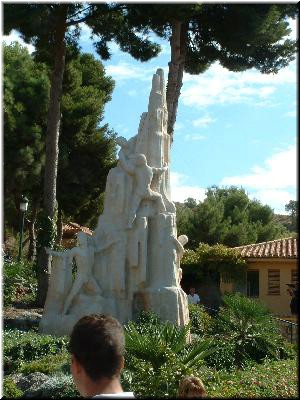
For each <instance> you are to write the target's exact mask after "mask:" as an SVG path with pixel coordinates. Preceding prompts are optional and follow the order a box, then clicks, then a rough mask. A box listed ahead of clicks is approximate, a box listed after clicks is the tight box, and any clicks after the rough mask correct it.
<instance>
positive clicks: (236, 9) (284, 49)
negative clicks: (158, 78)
mask: <svg viewBox="0 0 300 400" xmlns="http://www.w3.org/2000/svg"><path fill="white" fill-rule="evenodd" d="M123 7H125V8H126V11H127V13H128V19H129V21H130V23H131V24H134V25H135V26H137V27H138V28H139V29H142V28H144V30H145V33H149V32H150V31H151V30H152V31H154V32H155V33H156V34H157V35H158V36H160V37H162V38H164V39H167V40H169V42H170V46H171V60H170V62H169V75H168V86H167V103H168V112H169V121H168V122H169V124H168V132H169V134H170V135H172V134H173V129H174V124H175V120H176V113H177V105H178V98H179V96H180V90H181V86H182V77H183V71H185V72H188V73H190V74H200V73H202V72H204V71H205V70H207V69H208V68H209V67H210V66H211V65H212V63H214V62H216V61H219V62H220V64H221V65H222V66H223V67H225V68H227V69H229V70H230V71H244V70H246V69H249V68H256V69H258V70H259V71H260V72H262V73H277V72H278V70H279V69H281V68H283V67H285V66H287V65H288V64H289V63H290V61H292V60H294V58H295V51H296V43H295V41H293V40H290V39H288V38H287V36H288V34H289V33H290V29H289V23H288V18H295V17H296V15H297V12H298V10H297V6H296V4H285V3H277V4H261V3H260V4H258V3H253V4H249V3H248V4H247V3H246V4H233V3H232V4H230V3H219V4H216V3H215V4H208V3H204V4H202V3H185V4H184V3H182V4H167V3H164V4H148V3H144V4H127V5H126V6H123Z"/></svg>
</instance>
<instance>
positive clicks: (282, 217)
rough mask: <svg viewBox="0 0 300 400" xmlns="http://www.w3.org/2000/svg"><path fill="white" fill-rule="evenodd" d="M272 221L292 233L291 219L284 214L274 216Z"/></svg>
mask: <svg viewBox="0 0 300 400" xmlns="http://www.w3.org/2000/svg"><path fill="white" fill-rule="evenodd" d="M274 219H275V221H276V222H278V223H280V224H282V225H284V226H285V227H286V228H287V229H288V230H289V231H290V232H294V229H293V225H292V217H291V216H290V215H285V214H275V215H274Z"/></svg>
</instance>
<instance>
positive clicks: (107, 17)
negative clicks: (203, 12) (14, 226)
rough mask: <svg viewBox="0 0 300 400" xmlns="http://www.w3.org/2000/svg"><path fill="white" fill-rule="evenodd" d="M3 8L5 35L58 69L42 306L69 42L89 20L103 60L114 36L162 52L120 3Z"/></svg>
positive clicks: (132, 49)
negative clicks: (17, 37) (13, 34)
mask: <svg viewBox="0 0 300 400" xmlns="http://www.w3.org/2000/svg"><path fill="white" fill-rule="evenodd" d="M3 11H4V33H5V34H9V33H10V32H11V30H12V29H16V30H17V31H19V32H20V33H21V37H22V38H23V39H24V41H25V42H26V43H31V44H33V45H34V46H35V47H36V52H37V55H38V56H39V57H44V58H45V59H48V60H49V62H50V64H51V67H52V74H51V88H50V99H49V106H48V116H47V131H46V160H45V174H44V190H43V208H44V213H45V214H44V218H43V224H42V229H43V231H44V232H41V235H40V238H41V250H40V252H39V261H38V264H39V265H38V303H39V305H41V306H42V305H43V304H44V302H45V299H46V294H47V290H48V284H49V274H50V257H49V256H48V255H47V253H46V250H45V248H46V247H49V246H51V245H52V244H53V241H54V240H55V236H56V230H55V226H56V224H55V219H56V212H57V201H56V180H57V165H58V140H59V131H60V122H61V97H62V83H63V75H64V68H65V58H66V44H67V43H68V44H69V45H72V46H73V47H74V48H75V49H76V47H77V45H78V39H79V35H80V24H81V23H84V22H85V23H88V24H89V25H90V26H91V27H92V30H93V35H94V37H95V38H96V39H95V47H96V50H97V52H98V54H99V55H100V56H101V57H102V58H103V59H107V58H109V51H108V45H107V43H108V42H109V41H111V40H112V39H115V40H116V41H117V43H119V44H120V46H121V48H122V49H123V50H124V51H126V52H128V53H130V54H131V55H132V56H133V57H135V58H137V59H140V60H143V61H145V60H147V59H149V58H150V57H152V56H154V55H156V54H157V52H158V50H159V47H158V46H155V45H153V44H151V43H150V42H149V41H148V40H144V39H141V38H140V37H139V35H138V34H137V33H138V32H137V30H136V29H134V28H133V27H132V26H130V25H129V24H128V23H127V22H126V19H125V16H124V14H123V13H122V12H121V11H120V10H119V8H118V7H116V6H115V5H114V4H107V3H101V4H98V5H96V4H94V3H62V4H59V3H51V4H43V3H32V4H30V3H27V4H13V3H11V4H9V3H5V4H4V7H3Z"/></svg>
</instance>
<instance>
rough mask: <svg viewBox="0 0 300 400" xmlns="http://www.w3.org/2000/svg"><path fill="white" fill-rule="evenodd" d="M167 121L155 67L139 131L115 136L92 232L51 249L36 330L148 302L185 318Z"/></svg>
mask: <svg viewBox="0 0 300 400" xmlns="http://www.w3.org/2000/svg"><path fill="white" fill-rule="evenodd" d="M167 121H168V112H167V103H166V90H165V82H164V76H163V70H162V69H158V70H157V72H156V73H155V74H154V75H153V79H152V89H151V93H150V97H149V103H148V110H147V112H144V113H143V114H142V116H141V119H140V123H139V127H138V132H137V134H136V135H135V136H133V137H132V138H130V139H129V140H127V139H125V138H123V137H117V138H116V143H117V144H118V145H119V146H120V150H119V153H118V157H119V160H118V163H117V166H116V167H115V168H112V169H111V170H110V172H109V174H108V176H107V181H106V188H105V198H104V211H103V213H102V215H100V217H99V219H98V224H97V227H96V229H95V231H94V233H93V235H92V237H87V236H86V235H85V234H81V233H80V234H78V241H79V246H78V247H75V248H73V249H71V250H67V251H64V252H55V251H53V250H48V252H49V254H51V255H52V273H51V277H50V283H49V289H48V293H47V299H46V304H45V308H44V314H43V317H42V320H41V323H40V331H41V332H45V333H52V334H57V335H62V334H68V333H70V331H71V329H72V327H73V325H74V324H75V323H76V321H77V320H78V319H79V318H80V317H82V316H83V315H85V314H88V313H93V312H96V313H100V312H101V313H108V314H112V315H113V316H114V317H116V318H117V319H119V320H120V321H121V322H123V323H125V322H127V321H128V320H131V319H135V318H136V317H137V316H138V315H139V313H140V312H141V311H142V310H145V311H147V310H152V311H154V312H156V313H157V314H158V315H159V316H160V317H161V318H162V319H164V320H169V321H171V322H172V323H174V324H177V325H185V324H187V323H188V322H189V314H188V302H187V296H186V294H185V293H184V291H183V290H182V288H181V286H180V280H181V277H182V270H181V268H180V261H181V258H182V256H183V253H184V245H185V244H186V243H187V241H188V238H187V236H185V235H181V236H179V237H178V238H177V229H176V209H175V205H174V203H173V202H172V201H171V197H170V192H171V188H170V171H169V164H170V136H169V135H168V133H167ZM73 259H74V260H75V262H76V265H77V272H76V276H75V279H74V281H73V279H72V260H73Z"/></svg>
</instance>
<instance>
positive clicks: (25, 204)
mask: <svg viewBox="0 0 300 400" xmlns="http://www.w3.org/2000/svg"><path fill="white" fill-rule="evenodd" d="M27 208H28V199H27V197H25V196H21V200H20V210H21V211H23V212H25V211H27Z"/></svg>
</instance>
